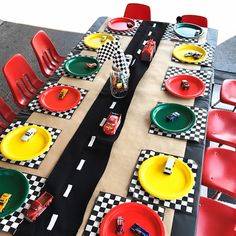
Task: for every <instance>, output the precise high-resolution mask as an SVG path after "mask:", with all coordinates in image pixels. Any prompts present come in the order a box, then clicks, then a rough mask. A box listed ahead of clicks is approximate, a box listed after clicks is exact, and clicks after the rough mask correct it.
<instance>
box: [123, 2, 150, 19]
mask: <svg viewBox="0 0 236 236" xmlns="http://www.w3.org/2000/svg"><path fill="white" fill-rule="evenodd" d="M124 17H128V18H132V19H137V20H151V9H150V7H149V6H147V5H144V4H139V3H129V4H127V6H126V9H125V13H124Z"/></svg>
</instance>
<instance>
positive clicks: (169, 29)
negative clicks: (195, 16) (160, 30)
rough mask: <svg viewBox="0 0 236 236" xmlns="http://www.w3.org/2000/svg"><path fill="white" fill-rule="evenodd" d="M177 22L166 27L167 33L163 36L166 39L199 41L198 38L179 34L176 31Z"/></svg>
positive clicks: (189, 41) (188, 41)
mask: <svg viewBox="0 0 236 236" xmlns="http://www.w3.org/2000/svg"><path fill="white" fill-rule="evenodd" d="M174 26H175V24H169V25H168V27H167V28H166V31H165V33H164V34H163V36H162V39H164V40H173V41H180V42H187V43H197V42H198V40H199V39H198V38H184V37H180V36H178V35H177V34H176V33H175V31H174Z"/></svg>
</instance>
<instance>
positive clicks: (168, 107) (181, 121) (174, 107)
mask: <svg viewBox="0 0 236 236" xmlns="http://www.w3.org/2000/svg"><path fill="white" fill-rule="evenodd" d="M175 111H177V112H178V113H179V114H180V116H179V117H178V118H177V119H175V120H173V121H167V120H166V116H168V115H170V114H171V113H173V112H175ZM150 118H151V121H152V123H153V124H155V125H156V126H157V127H158V128H160V129H161V130H163V131H166V132H168V133H181V132H185V131H187V130H189V129H191V128H192V127H193V125H194V124H195V121H196V117H195V114H194V112H193V111H192V110H191V109H190V108H188V107H186V106H184V105H180V104H176V103H163V104H160V105H158V106H156V107H154V108H153V109H152V111H151V113H150Z"/></svg>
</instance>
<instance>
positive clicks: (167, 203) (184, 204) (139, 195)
mask: <svg viewBox="0 0 236 236" xmlns="http://www.w3.org/2000/svg"><path fill="white" fill-rule="evenodd" d="M159 154H161V153H160V152H155V151H152V150H141V152H140V154H139V158H138V161H137V164H136V166H135V170H134V173H133V176H132V178H131V182H130V185H129V190H128V196H130V197H133V198H136V199H138V200H141V201H143V202H147V203H150V204H153V205H156V204H157V205H160V206H163V207H167V208H172V209H175V210H179V211H182V212H188V213H192V212H193V207H194V200H195V199H194V197H195V190H194V186H193V188H192V189H191V191H190V192H189V193H188V194H187V195H186V196H184V197H182V198H179V199H176V200H161V199H158V198H155V197H153V196H151V195H149V194H148V193H147V192H145V190H144V189H143V188H142V187H141V185H140V183H139V181H138V170H139V167H140V165H141V164H142V163H143V161H145V160H146V159H148V158H150V157H153V156H157V155H159ZM162 154H165V153H162ZM167 155H170V154H167ZM172 156H173V155H172ZM175 157H176V156H175ZM177 158H179V159H181V160H183V161H184V162H185V163H186V164H187V165H188V166H189V167H190V168H191V170H192V172H193V175H194V181H196V175H197V169H198V165H197V163H196V162H195V161H194V160H192V159H186V158H183V157H177Z"/></svg>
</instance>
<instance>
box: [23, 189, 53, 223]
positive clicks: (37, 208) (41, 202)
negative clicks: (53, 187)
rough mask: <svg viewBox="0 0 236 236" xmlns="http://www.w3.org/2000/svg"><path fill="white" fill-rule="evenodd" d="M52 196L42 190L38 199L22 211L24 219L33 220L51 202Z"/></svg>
mask: <svg viewBox="0 0 236 236" xmlns="http://www.w3.org/2000/svg"><path fill="white" fill-rule="evenodd" d="M52 200H53V196H52V195H51V194H50V193H48V192H44V193H43V194H42V195H41V196H40V197H39V198H38V199H36V200H35V201H33V202H32V204H31V206H30V208H29V209H27V210H25V211H24V212H23V213H24V215H25V218H26V220H28V221H30V222H33V221H35V220H36V218H37V217H39V216H40V215H41V214H42V212H43V211H44V210H45V209H46V208H47V207H48V206H49V204H50V203H51V202H52Z"/></svg>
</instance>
